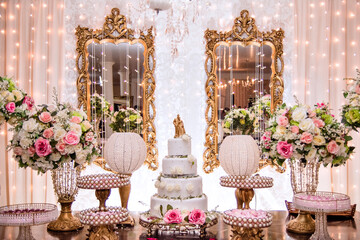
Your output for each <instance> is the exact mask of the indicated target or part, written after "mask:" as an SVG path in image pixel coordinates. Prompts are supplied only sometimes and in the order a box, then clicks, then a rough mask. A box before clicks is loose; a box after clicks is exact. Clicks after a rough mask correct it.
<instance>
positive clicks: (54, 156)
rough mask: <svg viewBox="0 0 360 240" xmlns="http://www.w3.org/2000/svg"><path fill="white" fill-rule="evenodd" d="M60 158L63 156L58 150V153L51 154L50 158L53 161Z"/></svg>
mask: <svg viewBox="0 0 360 240" xmlns="http://www.w3.org/2000/svg"><path fill="white" fill-rule="evenodd" d="M60 158H61V154H60V153H58V152H57V153H52V154H51V155H50V160H51V161H53V162H57V161H59V160H60Z"/></svg>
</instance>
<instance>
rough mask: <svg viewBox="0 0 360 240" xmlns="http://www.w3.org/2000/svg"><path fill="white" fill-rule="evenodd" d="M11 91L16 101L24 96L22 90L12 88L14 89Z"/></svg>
mask: <svg viewBox="0 0 360 240" xmlns="http://www.w3.org/2000/svg"><path fill="white" fill-rule="evenodd" d="M12 93H13V94H14V96H15V98H16V101H20V100H21V99H23V97H24V95H23V94H22V92H20V91H19V90H14V91H12Z"/></svg>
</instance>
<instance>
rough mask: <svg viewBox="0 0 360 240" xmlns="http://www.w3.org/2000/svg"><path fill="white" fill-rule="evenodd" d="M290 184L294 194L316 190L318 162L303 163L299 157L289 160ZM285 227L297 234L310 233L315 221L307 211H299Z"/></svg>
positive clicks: (313, 228) (312, 230)
mask: <svg viewBox="0 0 360 240" xmlns="http://www.w3.org/2000/svg"><path fill="white" fill-rule="evenodd" d="M289 163H290V169H291V173H290V178H291V186H292V189H293V192H294V194H296V193H299V192H310V193H311V192H316V189H317V186H318V183H319V168H320V163H319V162H317V161H315V162H314V163H309V162H308V163H307V164H304V163H303V162H302V161H301V160H300V159H296V160H294V161H289ZM286 229H287V230H288V231H290V232H294V233H299V234H310V233H313V232H314V231H315V221H314V219H312V217H311V215H310V214H309V213H308V212H304V211H300V212H299V215H298V216H297V218H296V219H293V220H291V221H290V222H289V223H288V224H287V226H286Z"/></svg>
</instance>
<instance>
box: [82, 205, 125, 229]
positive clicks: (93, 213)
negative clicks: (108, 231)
mask: <svg viewBox="0 0 360 240" xmlns="http://www.w3.org/2000/svg"><path fill="white" fill-rule="evenodd" d="M79 216H80V221H81V223H83V224H87V225H90V226H100V225H110V224H119V223H121V222H123V221H125V220H126V219H127V218H128V216H129V212H128V210H127V209H125V208H122V207H107V208H106V211H99V208H90V209H86V210H83V211H81V212H80V214H79Z"/></svg>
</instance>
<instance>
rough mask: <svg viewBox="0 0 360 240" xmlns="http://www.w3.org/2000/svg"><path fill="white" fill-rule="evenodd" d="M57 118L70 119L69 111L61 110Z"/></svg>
mask: <svg viewBox="0 0 360 240" xmlns="http://www.w3.org/2000/svg"><path fill="white" fill-rule="evenodd" d="M56 117H57V118H61V119H66V118H68V111H67V110H61V111H60V112H58V113H57V114H56Z"/></svg>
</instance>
